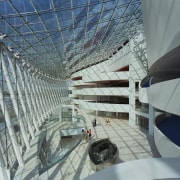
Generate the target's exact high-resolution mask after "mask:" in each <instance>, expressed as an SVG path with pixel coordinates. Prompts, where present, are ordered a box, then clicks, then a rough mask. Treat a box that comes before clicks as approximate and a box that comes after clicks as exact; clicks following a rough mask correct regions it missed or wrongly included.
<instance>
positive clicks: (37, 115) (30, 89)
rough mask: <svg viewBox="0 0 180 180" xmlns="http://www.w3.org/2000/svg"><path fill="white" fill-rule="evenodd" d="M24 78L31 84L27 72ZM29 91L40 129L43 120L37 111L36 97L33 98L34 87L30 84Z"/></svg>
mask: <svg viewBox="0 0 180 180" xmlns="http://www.w3.org/2000/svg"><path fill="white" fill-rule="evenodd" d="M24 77H25V80H26V82H29V79H28V76H27V74H26V72H25V71H24ZM27 89H28V93H29V97H30V99H31V102H32V106H33V109H34V113H35V116H36V117H37V121H38V123H39V127H40V126H41V120H40V116H39V113H38V111H37V108H38V107H37V106H36V103H35V100H34V96H33V93H32V87H31V86H30V84H29V83H28V84H27Z"/></svg>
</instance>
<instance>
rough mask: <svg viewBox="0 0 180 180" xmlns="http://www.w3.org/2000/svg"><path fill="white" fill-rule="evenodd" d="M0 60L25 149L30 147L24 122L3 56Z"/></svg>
mask: <svg viewBox="0 0 180 180" xmlns="http://www.w3.org/2000/svg"><path fill="white" fill-rule="evenodd" d="M1 61H2V69H3V74H4V76H5V79H6V82H7V86H8V89H9V92H10V97H11V100H12V104H13V107H14V111H15V113H16V117H17V118H18V121H19V125H20V130H21V133H22V137H23V139H24V142H25V144H26V148H27V150H29V149H30V144H29V141H28V137H27V132H26V130H25V127H24V124H23V122H22V117H21V114H20V113H19V108H18V103H17V100H16V97H15V93H14V90H13V87H12V84H11V81H10V77H9V74H8V71H7V68H6V64H5V62H4V58H2V59H1Z"/></svg>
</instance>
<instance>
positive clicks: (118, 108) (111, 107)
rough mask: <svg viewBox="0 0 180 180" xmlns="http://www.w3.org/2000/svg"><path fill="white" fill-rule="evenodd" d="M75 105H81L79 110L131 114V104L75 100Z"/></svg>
mask: <svg viewBox="0 0 180 180" xmlns="http://www.w3.org/2000/svg"><path fill="white" fill-rule="evenodd" d="M73 103H74V104H79V108H82V109H87V110H93V111H95V110H97V111H107V112H126V113H129V104H109V103H95V102H89V101H84V100H79V99H78V100H77V99H73Z"/></svg>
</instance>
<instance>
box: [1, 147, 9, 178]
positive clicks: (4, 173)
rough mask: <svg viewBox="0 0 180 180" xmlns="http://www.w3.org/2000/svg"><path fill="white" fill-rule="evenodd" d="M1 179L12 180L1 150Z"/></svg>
mask: <svg viewBox="0 0 180 180" xmlns="http://www.w3.org/2000/svg"><path fill="white" fill-rule="evenodd" d="M0 177H1V178H2V179H5V180H6V179H7V180H10V176H9V174H8V169H7V168H6V164H5V161H4V158H3V154H2V151H1V148H0Z"/></svg>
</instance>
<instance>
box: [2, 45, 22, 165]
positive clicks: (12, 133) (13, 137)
mask: <svg viewBox="0 0 180 180" xmlns="http://www.w3.org/2000/svg"><path fill="white" fill-rule="evenodd" d="M2 59H3V52H2V46H0V62H1V61H2ZM6 103H7V102H6V101H5V100H4V95H3V89H2V87H1V86H0V105H1V109H2V112H3V114H4V117H5V122H6V125H7V128H8V132H9V136H10V139H11V142H12V146H13V149H14V152H15V155H16V158H17V161H18V163H19V165H20V166H24V160H23V157H22V155H21V152H20V149H19V144H18V141H17V137H16V133H15V131H14V126H13V124H12V122H11V118H10V114H9V111H8V105H7V104H6Z"/></svg>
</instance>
